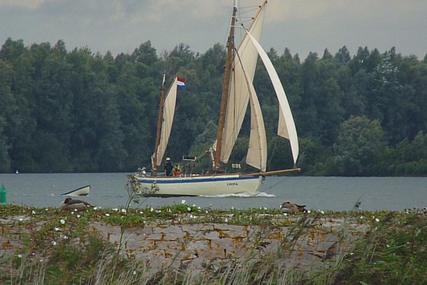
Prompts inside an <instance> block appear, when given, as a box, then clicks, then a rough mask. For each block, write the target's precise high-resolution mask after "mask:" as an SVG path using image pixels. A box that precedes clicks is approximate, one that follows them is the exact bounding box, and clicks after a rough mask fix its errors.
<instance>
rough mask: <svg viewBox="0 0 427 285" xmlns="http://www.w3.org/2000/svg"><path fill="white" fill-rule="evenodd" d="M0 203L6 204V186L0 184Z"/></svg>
mask: <svg viewBox="0 0 427 285" xmlns="http://www.w3.org/2000/svg"><path fill="white" fill-rule="evenodd" d="M0 205H6V187H4V185H3V184H2V185H1V186H0Z"/></svg>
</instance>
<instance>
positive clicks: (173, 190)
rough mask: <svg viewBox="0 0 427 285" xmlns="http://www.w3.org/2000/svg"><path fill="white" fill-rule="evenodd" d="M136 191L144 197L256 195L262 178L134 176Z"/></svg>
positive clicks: (235, 176)
mask: <svg viewBox="0 0 427 285" xmlns="http://www.w3.org/2000/svg"><path fill="white" fill-rule="evenodd" d="M133 178H134V179H133V181H134V183H133V185H132V186H133V188H134V191H136V192H139V193H141V194H143V195H144V196H160V197H161V196H164V197H167V196H216V195H228V194H240V193H248V194H255V193H256V191H257V190H258V188H259V186H260V185H261V183H262V177H261V176H244V175H239V174H232V175H220V176H191V177H149V176H143V175H135V176H133Z"/></svg>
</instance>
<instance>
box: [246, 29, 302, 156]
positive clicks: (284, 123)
mask: <svg viewBox="0 0 427 285" xmlns="http://www.w3.org/2000/svg"><path fill="white" fill-rule="evenodd" d="M246 34H247V35H248V36H249V38H250V40H251V41H252V43H253V45H254V47H255V48H256V50H257V51H258V54H259V56H260V57H261V59H262V62H263V63H264V66H265V68H266V69H267V73H268V75H269V76H270V79H271V82H272V83H273V87H274V91H275V92H276V96H277V99H278V101H279V126H278V130H277V133H278V135H279V136H282V137H284V138H287V139H289V142H290V144H291V150H292V157H293V160H294V164H296V161H297V159H298V154H299V145H298V136H297V130H296V128H295V122H294V118H293V117H292V112H291V108H290V107H289V103H288V99H287V98H286V94H285V90H283V86H282V83H281V82H280V79H279V76H278V75H277V72H276V70H275V69H274V67H273V64H272V63H271V60H270V58H269V57H268V55H267V53H266V52H265V51H264V49H263V48H262V47H261V45H260V44H259V42H258V41H257V40H256V39H255V37H253V36H252V35H251V34H250V32H246Z"/></svg>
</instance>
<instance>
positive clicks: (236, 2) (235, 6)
mask: <svg viewBox="0 0 427 285" xmlns="http://www.w3.org/2000/svg"><path fill="white" fill-rule="evenodd" d="M238 5H239V1H238V0H234V4H233V8H235V9H237V6H238Z"/></svg>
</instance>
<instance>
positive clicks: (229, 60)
mask: <svg viewBox="0 0 427 285" xmlns="http://www.w3.org/2000/svg"><path fill="white" fill-rule="evenodd" d="M236 13H237V0H234V5H233V15H232V17H231V26H230V33H229V35H228V40H227V57H226V61H225V67H224V81H223V86H222V97H221V107H220V109H219V119H218V130H217V134H216V151H215V156H214V168H215V170H218V169H219V166H220V164H221V162H220V160H221V149H222V135H223V132H224V123H225V112H226V110H227V104H228V97H229V93H230V79H231V72H232V68H233V61H234V26H235V24H236Z"/></svg>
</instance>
